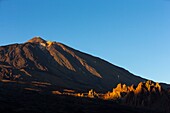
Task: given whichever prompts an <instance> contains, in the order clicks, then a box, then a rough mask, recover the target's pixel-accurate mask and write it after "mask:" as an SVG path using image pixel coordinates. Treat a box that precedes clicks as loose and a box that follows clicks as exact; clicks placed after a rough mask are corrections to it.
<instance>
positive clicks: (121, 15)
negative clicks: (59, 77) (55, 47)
mask: <svg viewBox="0 0 170 113" xmlns="http://www.w3.org/2000/svg"><path fill="white" fill-rule="evenodd" d="M34 36H41V37H42V38H44V39H46V40H51V41H57V42H62V43H64V44H67V45H69V46H71V47H73V48H75V49H78V50H81V51H83V52H86V53H89V54H92V55H94V56H98V57H100V58H102V59H105V60H107V61H109V62H111V63H113V64H115V65H118V66H121V67H123V68H125V69H127V70H129V71H130V72H132V73H134V74H136V75H139V76H141V77H145V78H148V79H152V80H155V81H158V82H166V83H170V1H169V0H0V45H6V44H11V43H22V42H26V41H27V40H29V39H30V38H32V37H34Z"/></svg>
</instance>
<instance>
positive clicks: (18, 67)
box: [0, 37, 146, 91]
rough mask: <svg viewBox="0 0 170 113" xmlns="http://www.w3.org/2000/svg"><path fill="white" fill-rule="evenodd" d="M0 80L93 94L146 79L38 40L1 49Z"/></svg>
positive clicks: (69, 48) (81, 53)
mask: <svg viewBox="0 0 170 113" xmlns="http://www.w3.org/2000/svg"><path fill="white" fill-rule="evenodd" d="M0 77H1V79H10V80H17V81H28V82H29V81H37V82H48V83H50V84H53V85H55V86H58V87H63V88H70V89H76V90H89V89H95V90H96V91H107V90H110V89H112V88H113V87H115V86H116V85H117V84H118V83H122V84H127V85H131V84H136V85H137V84H138V83H139V82H143V81H145V80H146V79H143V78H141V77H139V76H135V75H133V74H132V73H130V72H129V71H127V70H125V69H123V68H121V67H118V66H115V65H113V64H111V63H109V62H107V61H105V60H102V59H100V58H98V57H94V56H91V55H89V54H86V53H83V52H80V51H78V50H75V49H73V48H71V47H68V46H66V45H64V44H62V43H58V42H50V41H46V40H44V39H42V38H41V37H34V38H32V39H30V40H29V41H27V42H25V43H23V44H12V45H7V46H1V47H0Z"/></svg>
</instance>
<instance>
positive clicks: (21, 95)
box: [0, 81, 163, 113]
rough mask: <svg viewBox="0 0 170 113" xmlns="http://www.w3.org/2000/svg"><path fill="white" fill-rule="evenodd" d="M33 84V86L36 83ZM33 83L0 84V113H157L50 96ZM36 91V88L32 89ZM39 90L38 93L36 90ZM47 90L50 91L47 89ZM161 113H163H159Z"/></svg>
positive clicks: (60, 96) (104, 101) (75, 98)
mask: <svg viewBox="0 0 170 113" xmlns="http://www.w3.org/2000/svg"><path fill="white" fill-rule="evenodd" d="M36 85H37V84H36ZM45 87H46V86H45V85H44V88H43V87H42V86H40V87H39V86H35V84H34V85H33V84H26V83H16V82H8V81H5V82H4V81H3V82H0V112H1V113H99V112H100V113H161V112H159V111H151V110H147V109H142V108H141V109H139V108H135V107H128V106H127V105H126V106H124V105H119V104H117V103H116V102H114V101H106V100H101V99H92V98H84V97H82V98H81V97H74V96H68V95H63V94H61V95H54V94H52V93H51V91H49V90H46V88H45ZM35 88H36V89H35ZM38 89H39V90H38ZM48 89H51V90H52V89H53V88H52V87H51V88H50V87H48ZM162 113H163V112H162Z"/></svg>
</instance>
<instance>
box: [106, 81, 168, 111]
mask: <svg viewBox="0 0 170 113" xmlns="http://www.w3.org/2000/svg"><path fill="white" fill-rule="evenodd" d="M104 99H105V100H119V102H120V103H122V104H126V105H130V106H133V107H134V106H136V107H143V108H149V109H155V110H158V111H163V112H167V113H168V112H169V111H170V107H169V104H170V96H169V93H168V91H166V90H164V89H163V88H162V87H161V85H160V84H159V83H155V82H153V81H150V80H149V81H146V82H140V83H139V84H138V85H137V87H135V86H134V85H131V86H126V85H125V84H123V85H122V84H118V85H117V87H116V88H114V89H113V91H112V92H108V93H106V94H105V95H104Z"/></svg>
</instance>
